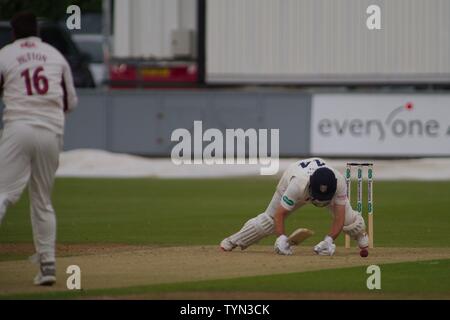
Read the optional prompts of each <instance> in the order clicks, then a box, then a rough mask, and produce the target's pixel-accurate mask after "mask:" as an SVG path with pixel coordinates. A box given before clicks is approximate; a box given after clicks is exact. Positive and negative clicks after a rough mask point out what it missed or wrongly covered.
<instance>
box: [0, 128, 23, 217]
mask: <svg viewBox="0 0 450 320" xmlns="http://www.w3.org/2000/svg"><path fill="white" fill-rule="evenodd" d="M23 140H25V139H24V138H23V135H22V133H21V132H20V130H18V129H16V128H15V127H13V126H8V128H5V129H4V131H3V134H2V137H1V138H0V224H1V222H2V220H3V218H4V217H5V214H6V210H7V208H8V206H9V205H11V204H14V203H16V202H17V201H18V200H19V198H20V195H21V194H22V191H23V189H24V188H25V186H26V185H27V183H28V179H29V177H30V157H29V155H28V152H27V147H26V145H23V143H22V142H23Z"/></svg>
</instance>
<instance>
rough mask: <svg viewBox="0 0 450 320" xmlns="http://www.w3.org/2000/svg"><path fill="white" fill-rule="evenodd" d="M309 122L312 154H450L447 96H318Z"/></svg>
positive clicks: (449, 99)
mask: <svg viewBox="0 0 450 320" xmlns="http://www.w3.org/2000/svg"><path fill="white" fill-rule="evenodd" d="M311 118H312V119H311V152H312V154H315V155H330V156H347V155H354V156H358V155H360V156H365V155H372V156H407V157H408V156H448V155H450V95H444V94H411V95H409V94H318V95H315V96H314V97H313V102H312V115H311Z"/></svg>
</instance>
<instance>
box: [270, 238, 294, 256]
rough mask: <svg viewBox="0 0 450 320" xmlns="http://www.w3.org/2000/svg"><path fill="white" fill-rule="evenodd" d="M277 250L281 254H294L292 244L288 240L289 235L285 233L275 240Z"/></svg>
mask: <svg viewBox="0 0 450 320" xmlns="http://www.w3.org/2000/svg"><path fill="white" fill-rule="evenodd" d="M274 249H275V252H276V253H278V254H281V255H285V256H290V255H292V249H291V245H290V244H289V242H288V237H286V236H285V235H284V234H282V235H281V236H279V237H278V238H277V240H276V241H275V246H274Z"/></svg>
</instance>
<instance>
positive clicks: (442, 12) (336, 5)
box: [206, 0, 450, 83]
mask: <svg viewBox="0 0 450 320" xmlns="http://www.w3.org/2000/svg"><path fill="white" fill-rule="evenodd" d="M372 4H376V5H378V6H380V8H381V27H382V29H381V30H375V31H371V30H368V28H367V26H366V20H367V18H368V16H369V15H368V14H367V13H366V9H367V7H368V6H369V5H372ZM206 37H207V39H206V40H207V80H208V81H209V82H238V83H239V82H242V83H247V82H260V83H273V82H286V83H298V82H300V83H301V82H398V81H401V82H403V81H406V82H430V81H432V82H449V81H450V0H384V1H383V0H208V1H207V36H206Z"/></svg>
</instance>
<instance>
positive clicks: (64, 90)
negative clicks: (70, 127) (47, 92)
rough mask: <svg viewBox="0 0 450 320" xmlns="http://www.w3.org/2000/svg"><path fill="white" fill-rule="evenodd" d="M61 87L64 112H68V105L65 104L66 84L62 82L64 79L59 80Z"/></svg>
mask: <svg viewBox="0 0 450 320" xmlns="http://www.w3.org/2000/svg"><path fill="white" fill-rule="evenodd" d="M61 87H62V89H63V105H64V109H63V110H64V112H66V111H68V110H69V105H68V103H67V90H66V83H65V82H64V77H63V78H61Z"/></svg>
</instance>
